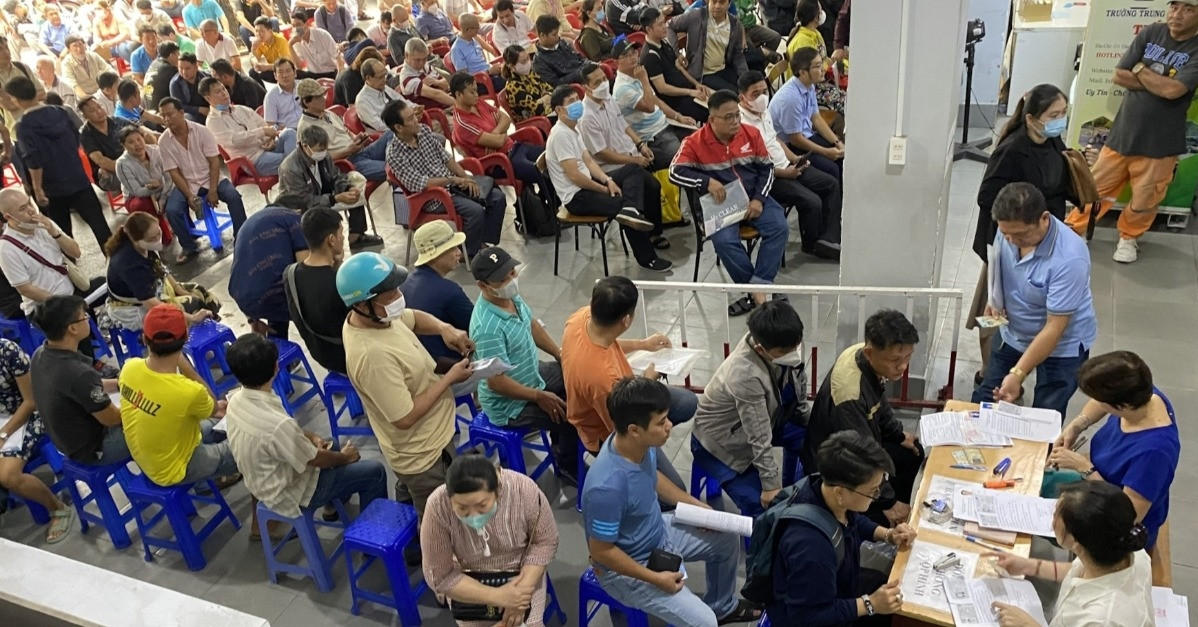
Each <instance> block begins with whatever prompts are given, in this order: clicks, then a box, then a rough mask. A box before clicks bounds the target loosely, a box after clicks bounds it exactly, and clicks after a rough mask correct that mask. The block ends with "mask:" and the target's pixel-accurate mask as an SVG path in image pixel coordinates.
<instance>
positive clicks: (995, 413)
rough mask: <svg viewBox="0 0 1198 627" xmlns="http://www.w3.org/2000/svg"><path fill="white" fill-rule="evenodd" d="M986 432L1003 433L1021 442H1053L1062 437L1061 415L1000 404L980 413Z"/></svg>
mask: <svg viewBox="0 0 1198 627" xmlns="http://www.w3.org/2000/svg"><path fill="white" fill-rule="evenodd" d="M978 415H979V418H978V424H979V426H980V428H981V429H982V430H984V431H987V432H990V433H1002V434H1005V435H1007V436H1009V437H1012V438H1016V439H1019V440H1030V441H1032V442H1052V441H1054V440H1056V439H1057V436H1059V435H1061V414H1060V412H1058V411H1056V410H1055V409H1034V408H1031V407H1020V406H1018V405H1013V404H1011V403H1007V402H1005V401H1004V402H1000V403H998V404H997V405H995V406H993V407H983V408H982V410H981V411H979V412H978Z"/></svg>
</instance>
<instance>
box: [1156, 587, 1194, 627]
mask: <svg viewBox="0 0 1198 627" xmlns="http://www.w3.org/2000/svg"><path fill="white" fill-rule="evenodd" d="M1152 605H1153V609H1155V610H1156V627H1190V604H1189V600H1188V599H1186V598H1185V597H1183V596H1181V595H1179V594H1174V593H1173V589H1172V588H1161V587H1158V586H1153V588H1152Z"/></svg>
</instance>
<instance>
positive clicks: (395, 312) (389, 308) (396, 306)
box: [382, 294, 407, 322]
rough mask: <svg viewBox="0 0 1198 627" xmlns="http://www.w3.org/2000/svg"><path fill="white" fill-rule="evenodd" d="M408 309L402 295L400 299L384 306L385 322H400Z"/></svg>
mask: <svg viewBox="0 0 1198 627" xmlns="http://www.w3.org/2000/svg"><path fill="white" fill-rule="evenodd" d="M406 307H407V302H406V301H405V300H404V297H403V294H400V295H399V298H397V299H395V300H393V301H391V302H389V303H387V304H386V305H383V318H382V320H383V322H391V321H392V320H398V319H399V317H400V316H401V315H402V314H403V310H404V309H405V308H406Z"/></svg>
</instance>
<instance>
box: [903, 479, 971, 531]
mask: <svg viewBox="0 0 1198 627" xmlns="http://www.w3.org/2000/svg"><path fill="white" fill-rule="evenodd" d="M982 489H983V488H982V484H980V483H974V482H972V481H961V480H960V479H951V478H949V477H945V476H943V475H932V480H931V481H930V482H929V483H928V493H927V497H926V498H927V500H928V501H935V500H941V501H947V502H949V503H952V504H953V508H954V512H953V517H952V518H950V519H948V520H947V521H945V522H942V523H934V522H932V521H931V520H929V519H928V517H927V516H926V515H922V516H920V517H919V530H920V531H925V530H931V531H939V532H940V533H947V534H949V535H953V536H958V537H960V536H962V535H964V527H965V522H964V521H962V520H961V519H959V518H958V517H957V514H956V511H955V508H956V506H957V505H956V502H955V496H956V495H958V494H960V493H961V492H968V493H971V494H972V493H973V492H979V491H981V490H982ZM911 507H913V508H914V507H916V504H915V503H912V504H911Z"/></svg>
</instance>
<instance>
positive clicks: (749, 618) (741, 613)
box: [716, 599, 761, 625]
mask: <svg viewBox="0 0 1198 627" xmlns="http://www.w3.org/2000/svg"><path fill="white" fill-rule="evenodd" d="M760 619H761V607H759V606H758V605H756V604H754V603H750V602H748V601H746V600H744V599H741V600H739V601H737V602H736V609H734V610H732V611H731V612H729V613H728V615H727V616H725V617H723V618H721V619H720V620H718V621H716V624H717V625H729V624H731V623H751V622H756V621H758V620H760Z"/></svg>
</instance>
